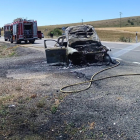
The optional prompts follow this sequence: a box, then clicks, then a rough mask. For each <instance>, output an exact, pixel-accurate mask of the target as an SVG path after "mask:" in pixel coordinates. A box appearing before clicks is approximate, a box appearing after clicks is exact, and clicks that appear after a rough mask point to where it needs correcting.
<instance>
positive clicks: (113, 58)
mask: <svg viewBox="0 0 140 140" xmlns="http://www.w3.org/2000/svg"><path fill="white" fill-rule="evenodd" d="M111 58H113V59H117V60H122V59H121V58H116V57H111Z"/></svg>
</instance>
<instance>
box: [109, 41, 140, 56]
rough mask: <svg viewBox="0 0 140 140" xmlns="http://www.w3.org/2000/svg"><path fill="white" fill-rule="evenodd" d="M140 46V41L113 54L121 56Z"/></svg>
mask: <svg viewBox="0 0 140 140" xmlns="http://www.w3.org/2000/svg"><path fill="white" fill-rule="evenodd" d="M139 46H140V43H136V44H134V45H131V46H128V47H126V48H124V49H122V50H120V51H117V52H116V53H113V54H112V56H113V57H119V56H121V55H124V54H126V53H128V52H129V51H131V50H133V49H135V48H137V47H139Z"/></svg>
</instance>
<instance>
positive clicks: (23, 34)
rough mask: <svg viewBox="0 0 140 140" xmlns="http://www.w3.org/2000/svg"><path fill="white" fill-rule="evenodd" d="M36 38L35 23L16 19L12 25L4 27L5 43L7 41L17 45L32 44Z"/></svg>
mask: <svg viewBox="0 0 140 140" xmlns="http://www.w3.org/2000/svg"><path fill="white" fill-rule="evenodd" d="M37 38H38V36H37V21H34V20H26V19H16V20H14V22H13V23H11V24H6V25H5V26H4V39H5V41H7V40H9V41H10V42H11V43H13V42H16V43H17V44H18V43H21V41H25V43H27V41H29V42H30V43H34V42H35V40H36V39H37Z"/></svg>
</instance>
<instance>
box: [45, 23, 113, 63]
mask: <svg viewBox="0 0 140 140" xmlns="http://www.w3.org/2000/svg"><path fill="white" fill-rule="evenodd" d="M46 41H48V40H45V42H44V43H45V48H47V46H46ZM54 41H55V40H54ZM56 42H57V44H58V45H56V46H57V47H55V49H46V57H47V61H48V59H49V57H51V56H54V57H57V56H59V57H57V59H55V60H56V61H59V62H62V61H64V62H66V63H72V64H74V65H77V64H84V63H94V62H105V63H106V64H110V62H111V58H110V56H109V55H108V53H107V52H108V51H110V49H109V48H108V47H106V46H104V45H102V44H101V42H100V39H99V37H98V35H97V33H96V31H95V29H94V28H93V26H91V25H78V26H70V27H68V28H66V30H65V35H64V36H61V37H59V38H58V40H57V41H56ZM58 47H60V48H59V49H57V48H58ZM57 51H58V52H57ZM54 52H55V54H53V53H54ZM50 59H51V60H52V58H50ZM58 59H59V60H58Z"/></svg>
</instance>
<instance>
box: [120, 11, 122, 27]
mask: <svg viewBox="0 0 140 140" xmlns="http://www.w3.org/2000/svg"><path fill="white" fill-rule="evenodd" d="M121 15H122V12H120V28H121Z"/></svg>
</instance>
